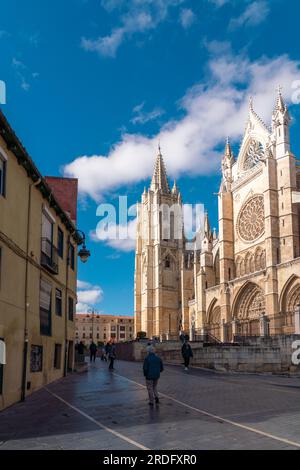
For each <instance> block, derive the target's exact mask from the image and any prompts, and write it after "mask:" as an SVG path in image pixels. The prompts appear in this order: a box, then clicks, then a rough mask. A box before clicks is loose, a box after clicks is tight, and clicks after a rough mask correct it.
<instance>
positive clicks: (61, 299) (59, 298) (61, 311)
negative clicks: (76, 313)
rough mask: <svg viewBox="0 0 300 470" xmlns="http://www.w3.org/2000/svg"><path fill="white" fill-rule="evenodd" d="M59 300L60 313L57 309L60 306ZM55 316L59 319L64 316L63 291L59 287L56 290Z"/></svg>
mask: <svg viewBox="0 0 300 470" xmlns="http://www.w3.org/2000/svg"><path fill="white" fill-rule="evenodd" d="M58 293H60V297H59V295H58ZM58 300H60V312H58V311H57V310H58V309H57V306H58V303H57V301H58ZM55 315H56V316H58V317H62V316H63V293H62V290H61V289H58V288H57V287H56V288H55Z"/></svg>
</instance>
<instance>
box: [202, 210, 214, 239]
mask: <svg viewBox="0 0 300 470" xmlns="http://www.w3.org/2000/svg"><path fill="white" fill-rule="evenodd" d="M204 234H205V236H206V237H207V238H208V239H209V240H210V239H211V238H212V231H211V229H210V223H209V218H208V213H207V212H206V211H205V214H204Z"/></svg>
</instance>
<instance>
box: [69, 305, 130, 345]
mask: <svg viewBox="0 0 300 470" xmlns="http://www.w3.org/2000/svg"><path fill="white" fill-rule="evenodd" d="M75 327H76V343H79V342H80V341H82V342H83V343H84V344H85V345H87V346H88V345H90V344H91V342H92V341H94V343H96V344H98V343H100V342H102V343H106V342H107V341H109V340H110V339H114V340H116V341H118V342H122V341H130V340H132V339H134V319H133V317H125V316H116V315H96V314H94V315H93V314H91V313H90V314H89V313H85V314H77V315H76V324H75Z"/></svg>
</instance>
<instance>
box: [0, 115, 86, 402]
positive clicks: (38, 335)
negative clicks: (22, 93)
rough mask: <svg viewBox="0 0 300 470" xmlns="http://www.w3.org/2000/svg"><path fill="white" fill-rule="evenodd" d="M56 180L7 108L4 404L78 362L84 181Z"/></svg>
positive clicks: (2, 224)
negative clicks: (80, 188) (79, 205)
mask: <svg viewBox="0 0 300 470" xmlns="http://www.w3.org/2000/svg"><path fill="white" fill-rule="evenodd" d="M51 180H52V179H49V181H48V182H47V179H46V178H43V177H42V176H41V174H40V173H39V171H38V169H37V168H36V166H35V165H34V163H33V161H32V160H31V158H30V157H29V155H28V154H27V152H26V150H25V148H24V147H23V146H22V144H21V143H20V141H19V140H18V138H17V136H16V135H15V133H14V132H13V130H12V129H11V127H10V125H9V124H8V122H7V120H6V119H5V117H4V115H3V114H2V112H0V339H2V340H4V342H5V345H6V365H4V366H0V410H1V409H3V408H5V407H7V406H9V405H11V404H13V403H15V402H17V401H19V400H21V399H24V398H25V396H26V395H27V394H30V393H32V392H33V391H35V390H37V389H38V388H40V387H41V386H43V385H45V384H47V383H49V382H51V381H53V380H56V379H58V378H60V377H62V376H63V375H64V374H65V373H66V372H67V370H68V369H72V367H73V357H74V353H73V350H74V337H75V322H74V320H75V313H74V312H75V305H76V279H77V245H78V244H80V243H81V242H82V239H81V237H79V234H78V232H77V231H76V226H75V219H76V201H77V181H76V180H64V179H63V178H57V179H55V181H54V182H52V181H51ZM52 183H53V184H52ZM50 184H51V185H50ZM62 186H63V187H64V191H62V192H61V193H60V192H59V188H61V187H62ZM56 194H58V197H56ZM62 194H64V197H62ZM58 200H60V201H61V202H58ZM62 206H64V208H63V207H62ZM71 219H73V220H71Z"/></svg>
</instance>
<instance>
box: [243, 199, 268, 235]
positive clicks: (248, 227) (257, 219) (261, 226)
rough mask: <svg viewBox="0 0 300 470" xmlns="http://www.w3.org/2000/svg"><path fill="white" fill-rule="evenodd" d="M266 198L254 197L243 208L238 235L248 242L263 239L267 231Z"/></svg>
mask: <svg viewBox="0 0 300 470" xmlns="http://www.w3.org/2000/svg"><path fill="white" fill-rule="evenodd" d="M264 222H265V212H264V197H263V196H261V195H256V196H253V197H252V198H251V199H249V200H248V201H247V202H246V203H245V204H244V206H243V207H242V209H241V211H240V214H239V216H238V224H237V229H238V234H239V236H240V238H241V239H242V240H244V241H246V242H251V241H254V240H256V239H257V238H259V237H261V236H262V235H263V233H264V231H265V223H264Z"/></svg>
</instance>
